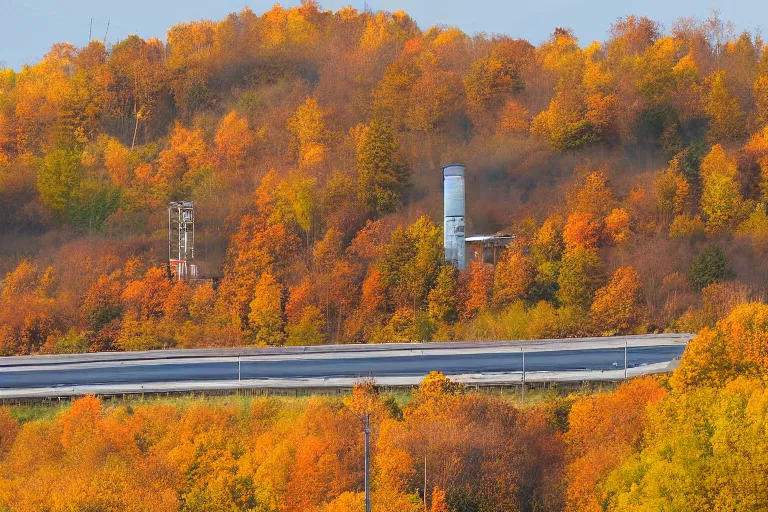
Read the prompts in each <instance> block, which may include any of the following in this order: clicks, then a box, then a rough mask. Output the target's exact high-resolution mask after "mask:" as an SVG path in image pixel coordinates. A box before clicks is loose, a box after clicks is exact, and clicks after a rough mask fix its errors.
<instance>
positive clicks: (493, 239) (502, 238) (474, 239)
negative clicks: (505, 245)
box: [464, 235, 515, 243]
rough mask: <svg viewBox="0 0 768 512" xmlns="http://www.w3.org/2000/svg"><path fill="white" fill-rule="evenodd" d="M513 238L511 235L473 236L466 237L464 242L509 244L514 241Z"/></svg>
mask: <svg viewBox="0 0 768 512" xmlns="http://www.w3.org/2000/svg"><path fill="white" fill-rule="evenodd" d="M514 239H515V237H514V236H511V235H475V236H468V237H467V238H465V239H464V241H465V242H469V243H472V242H509V241H511V240H514Z"/></svg>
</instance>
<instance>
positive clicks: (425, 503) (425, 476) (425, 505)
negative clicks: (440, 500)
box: [424, 453, 427, 512]
mask: <svg viewBox="0 0 768 512" xmlns="http://www.w3.org/2000/svg"><path fill="white" fill-rule="evenodd" d="M424 512H427V454H426V453H425V454H424Z"/></svg>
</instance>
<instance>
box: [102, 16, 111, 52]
mask: <svg viewBox="0 0 768 512" xmlns="http://www.w3.org/2000/svg"><path fill="white" fill-rule="evenodd" d="M109 21H110V20H107V30H106V31H105V32H104V41H102V42H101V44H103V45H104V46H107V34H109Z"/></svg>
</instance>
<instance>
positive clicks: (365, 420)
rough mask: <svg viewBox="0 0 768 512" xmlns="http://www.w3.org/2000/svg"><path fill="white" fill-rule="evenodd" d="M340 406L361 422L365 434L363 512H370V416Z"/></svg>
mask: <svg viewBox="0 0 768 512" xmlns="http://www.w3.org/2000/svg"><path fill="white" fill-rule="evenodd" d="M341 405H342V406H343V407H344V408H345V409H347V410H348V411H349V412H351V413H352V414H354V415H355V417H356V418H357V419H359V420H360V421H361V422H363V433H364V434H365V512H371V415H370V413H365V414H364V415H363V416H360V415H359V414H357V413H356V412H355V411H353V410H352V409H350V408H349V407H347V406H346V405H345V404H344V402H342V404H341Z"/></svg>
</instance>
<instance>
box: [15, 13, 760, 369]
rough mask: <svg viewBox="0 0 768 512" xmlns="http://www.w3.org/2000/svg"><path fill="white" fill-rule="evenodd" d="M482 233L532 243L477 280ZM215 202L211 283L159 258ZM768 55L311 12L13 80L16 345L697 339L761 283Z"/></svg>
mask: <svg viewBox="0 0 768 512" xmlns="http://www.w3.org/2000/svg"><path fill="white" fill-rule="evenodd" d="M449 161H462V162H464V163H466V164H467V169H468V171H467V172H468V174H467V208H468V211H467V223H468V227H467V229H468V232H469V233H470V234H476V233H492V232H496V231H504V232H508V233H511V234H513V235H514V236H515V241H514V243H513V244H511V245H510V247H508V248H507V249H506V250H505V251H504V252H503V253H502V254H501V255H500V257H499V261H498V264H497V265H496V266H491V265H487V264H483V263H482V262H480V261H478V260H473V261H472V262H471V264H470V265H469V268H468V269H466V270H464V271H461V272H458V271H456V270H454V269H453V268H452V267H451V266H449V265H447V264H446V261H445V260H444V257H443V250H442V231H441V229H442V228H441V222H440V219H441V212H442V194H441V189H440V187H441V172H440V165H441V164H442V163H446V162H449ZM171 200H194V201H195V207H196V219H197V236H196V242H197V245H196V257H197V259H198V263H199V265H200V268H201V274H202V275H203V276H205V277H208V278H212V279H210V280H207V281H203V282H202V283H178V282H175V281H173V280H172V279H171V278H170V276H169V272H168V268H167V261H166V251H167V245H166V223H167V213H166V208H167V204H168V202H169V201H171ZM766 202H768V54H767V53H766V50H765V46H764V45H763V41H762V40H761V39H760V37H759V36H758V35H755V34H750V33H748V32H744V33H736V32H735V31H734V29H733V27H732V26H731V25H730V24H728V23H726V22H724V21H723V20H721V19H720V18H719V16H718V15H717V13H713V14H712V16H711V17H710V18H709V19H707V20H704V21H697V20H694V19H681V20H678V21H676V22H675V23H674V24H673V25H672V26H671V27H669V28H668V29H666V30H663V29H662V27H661V26H660V25H659V24H657V23H655V22H653V21H652V20H649V19H647V18H644V17H638V16H627V17H624V18H621V19H619V20H617V21H616V23H615V24H613V25H612V26H611V27H609V30H608V33H607V39H606V41H605V42H593V43H588V42H581V41H578V39H577V38H576V36H575V34H574V33H572V31H570V30H568V29H564V28H556V29H554V31H553V33H552V34H551V36H550V37H549V38H548V39H547V40H546V41H544V42H543V43H541V44H540V45H538V46H534V45H532V44H530V43H529V42H527V41H524V40H520V39H514V38H513V37H512V36H504V35H494V36H488V35H485V34H476V35H473V36H470V35H467V34H465V33H463V32H461V31H460V30H458V29H455V28H451V27H433V28H430V29H427V30H423V29H421V28H419V27H418V26H417V25H416V24H415V23H414V22H413V20H412V19H411V18H410V17H409V16H408V15H407V14H406V13H404V12H396V13H387V12H369V11H365V12H359V11H357V10H355V9H353V8H351V7H347V8H343V9H341V10H339V11H336V12H332V11H324V10H322V8H321V7H320V6H319V5H317V4H316V3H314V2H312V1H305V2H303V3H302V4H301V5H300V6H298V7H295V8H283V7H280V6H279V5H277V6H275V7H274V8H272V9H271V10H269V11H267V12H265V13H263V14H256V13H254V12H252V11H250V10H248V9H245V10H243V11H242V12H240V13H238V14H232V15H230V16H228V17H227V18H226V19H224V20H223V21H220V22H215V21H210V20H203V21H199V22H190V23H183V24H179V25H176V26H174V27H172V28H171V29H170V30H168V33H167V38H166V40H165V41H160V40H157V39H147V40H145V39H142V38H140V37H138V36H131V37H129V38H127V39H125V40H123V41H120V42H118V43H116V44H114V45H109V46H107V47H105V46H104V45H103V44H102V43H101V42H99V41H91V42H90V43H89V44H88V46H86V47H82V48H76V47H74V46H72V45H70V44H68V43H61V44H57V45H55V46H54V47H53V48H52V49H51V50H50V52H49V53H48V54H47V55H45V57H43V58H42V59H41V60H40V61H39V62H38V63H36V64H34V65H28V66H25V67H24V68H23V69H21V70H18V71H15V70H13V69H5V70H1V71H0V275H3V276H5V277H4V279H2V281H0V354H2V355H11V354H26V353H66V352H81V351H95V350H136V349H151V348H161V347H171V346H176V347H200V346H212V345H244V344H247V345H284V344H288V345H298V344H323V343H360V342H390V341H415V340H453V339H468V340H474V339H515V338H542V337H569V336H578V335H592V334H616V333H644V332H658V331H664V330H687V331H692V332H695V331H697V330H699V329H700V328H702V327H705V326H710V327H711V326H713V325H714V324H715V323H716V322H717V321H718V320H719V319H722V318H723V317H724V315H725V314H726V313H727V311H728V310H729V308H730V307H731V306H733V305H735V304H738V303H740V302H744V301H746V300H763V299H764V298H765V296H766V292H767V291H768V260H766V258H765V256H766V251H768V212H767V211H766Z"/></svg>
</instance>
